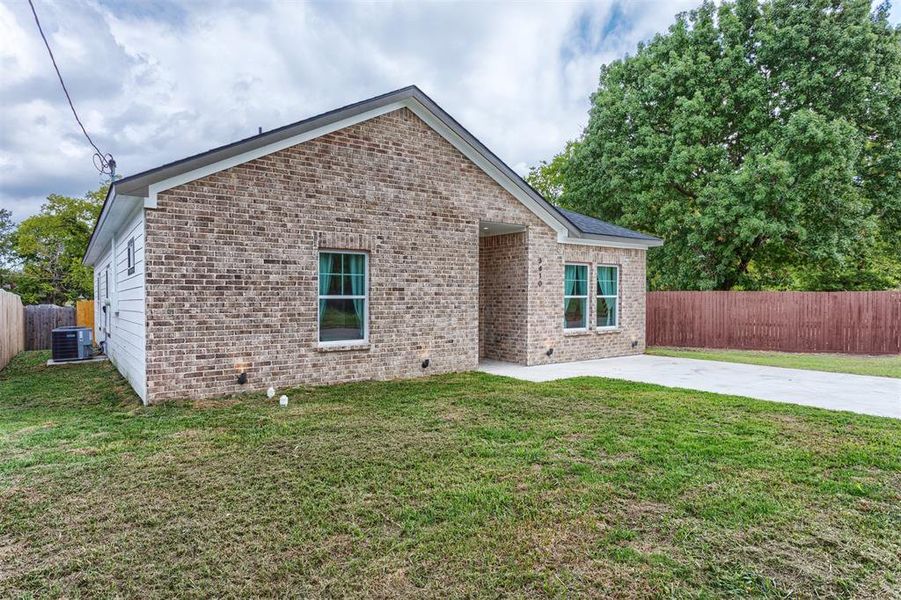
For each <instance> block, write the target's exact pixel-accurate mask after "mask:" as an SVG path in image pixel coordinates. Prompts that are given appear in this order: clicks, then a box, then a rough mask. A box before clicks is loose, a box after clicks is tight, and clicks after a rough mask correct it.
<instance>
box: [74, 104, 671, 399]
mask: <svg viewBox="0 0 901 600" xmlns="http://www.w3.org/2000/svg"><path fill="white" fill-rule="evenodd" d="M661 243H662V242H661V241H660V240H659V239H657V238H654V237H651V236H648V235H644V234H641V233H637V232H634V231H630V230H628V229H624V228H622V227H618V226H615V225H611V224H609V223H605V222H603V221H599V220H597V219H593V218H591V217H587V216H584V215H580V214H577V213H573V212H570V211H566V210H562V209H560V208H557V207H554V206H552V205H551V204H549V203H548V202H547V201H545V200H544V199H543V198H542V197H541V196H540V195H539V194H538V193H537V192H536V191H535V190H533V189H532V188H531V187H529V186H528V184H526V183H525V182H524V181H523V180H522V179H521V178H520V177H519V176H518V175H516V173H514V172H513V171H512V170H511V169H510V168H509V167H508V166H507V165H505V164H504V163H503V162H502V161H501V160H500V159H498V158H497V157H496V156H495V155H494V154H492V153H491V152H490V151H489V150H488V149H487V148H486V147H485V146H484V145H482V144H481V143H480V142H479V141H478V140H476V139H475V138H474V137H473V136H472V135H471V134H470V133H469V132H467V131H466V130H465V129H464V128H463V127H462V126H461V125H460V124H459V123H457V122H456V121H455V120H454V119H453V118H452V117H450V115H448V114H447V113H445V112H444V111H443V110H442V109H441V108H440V107H438V106H437V105H436V104H435V103H434V102H433V101H432V100H431V99H430V98H428V97H427V96H426V95H425V94H423V93H422V91H420V90H419V89H418V88H416V87H408V88H404V89H401V90H398V91H395V92H391V93H388V94H385V95H382V96H378V97H376V98H372V99H370V100H366V101H364V102H360V103H357V104H353V105H350V106H347V107H344V108H340V109H337V110H334V111H331V112H328V113H325V114H322V115H319V116H316V117H313V118H310V119H307V120H305V121H301V122H299V123H295V124H292V125H288V126H286V127H282V128H279V129H276V130H273V131H269V132H266V133H262V134H260V135H257V136H254V137H251V138H247V139H245V140H241V141H239V142H236V143H233V144H229V145H227V146H222V147H220V148H216V149H214V150H210V151H208V152H204V153H202V154H198V155H196V156H192V157H189V158H186V159H184V160H179V161H176V162H173V163H169V164H166V165H163V166H161V167H158V168H155V169H151V170H149V171H145V172H143V173H138V174H136V175H132V176H130V177H126V178H124V179H120V180H118V181H117V182H115V184H114V185H113V186H112V187H111V189H110V192H109V195H108V196H107V199H106V202H105V204H104V206H103V210H102V212H101V215H100V217H99V219H98V221H97V224H96V226H95V228H94V232H93V235H92V237H91V241H90V244H89V246H88V249H87V251H86V253H85V257H84V262H85V264H88V265H92V266H94V273H95V286H96V287H95V298H96V299H97V302H95V306H96V310H97V314H96V319H95V322H96V323H97V331H96V332H95V335H96V339H97V340H98V341H100V342H102V343H103V345H104V347H105V349H106V352H107V354H108V355H109V356H110V359H111V360H112V361H113V363H114V364H115V365H116V367H117V368H118V369H119V371H120V372H121V373H122V374H123V375H124V376H125V377H126V378H127V379H128V381H129V382H130V383H131V385H132V386H133V387H134V389H135V390H136V392H137V393H138V395H139V396H140V397H141V398H142V399H143V400H144V402H145V403H153V402H159V401H162V400H166V399H170V398H201V397H212V396H217V395H222V394H227V393H232V392H239V391H247V390H259V389H265V388H267V387H268V386H269V385H275V386H277V387H287V386H296V385H304V384H327V383H337V382H345V381H356V380H363V379H391V378H399V377H413V376H419V375H428V374H434V373H443V372H449V371H462V370H470V369H474V368H476V367H477V366H478V364H479V361H482V360H502V361H511V362H517V363H522V364H530V365H531V364H541V363H548V362H562V361H572V360H581V359H588V358H600V357H607V356H619V355H625V354H636V353H641V352H643V351H644V337H645V254H646V251H647V249H648V248H649V247H652V246H658V245H660V244H661Z"/></svg>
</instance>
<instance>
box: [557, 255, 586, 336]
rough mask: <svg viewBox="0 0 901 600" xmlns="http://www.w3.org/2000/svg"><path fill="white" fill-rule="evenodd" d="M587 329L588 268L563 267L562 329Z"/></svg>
mask: <svg viewBox="0 0 901 600" xmlns="http://www.w3.org/2000/svg"><path fill="white" fill-rule="evenodd" d="M586 327H588V266H587V265H564V267H563V328H564V329H585V328H586Z"/></svg>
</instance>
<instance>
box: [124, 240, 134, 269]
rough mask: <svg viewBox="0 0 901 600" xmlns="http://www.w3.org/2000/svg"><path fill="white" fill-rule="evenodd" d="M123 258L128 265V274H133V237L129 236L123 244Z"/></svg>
mask: <svg viewBox="0 0 901 600" xmlns="http://www.w3.org/2000/svg"><path fill="white" fill-rule="evenodd" d="M125 260H126V261H127V262H126V264H127V265H128V274H129V275H134V274H135V239H134V238H131V239H130V240H128V244H127V245H126V246H125Z"/></svg>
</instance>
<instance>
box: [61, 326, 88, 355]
mask: <svg viewBox="0 0 901 600" xmlns="http://www.w3.org/2000/svg"><path fill="white" fill-rule="evenodd" d="M51 345H52V347H53V360H54V361H64V360H85V359H87V358H91V356H92V355H93V349H92V348H91V329H90V328H89V327H78V326H75V325H71V326H69V327H57V328H56V329H54V330H53V332H52V336H51Z"/></svg>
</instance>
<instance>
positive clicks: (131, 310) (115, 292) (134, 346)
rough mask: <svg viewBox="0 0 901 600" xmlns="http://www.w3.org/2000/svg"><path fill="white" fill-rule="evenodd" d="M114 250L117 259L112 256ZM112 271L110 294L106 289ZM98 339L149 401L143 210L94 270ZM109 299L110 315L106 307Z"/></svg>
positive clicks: (128, 223) (117, 237)
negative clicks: (131, 243)
mask: <svg viewBox="0 0 901 600" xmlns="http://www.w3.org/2000/svg"><path fill="white" fill-rule="evenodd" d="M131 239H134V273H132V274H130V275H129V273H128V242H129V240H131ZM113 248H115V257H114V256H113ZM106 269H109V290H107V286H106ZM94 288H95V289H94V300H95V307H96V309H95V310H96V316H95V318H96V323H97V326H96V335H97V341H98V342H105V343H106V353H107V355H108V356H109V357H110V360H111V361H112V362H113V364H114V365H116V368H117V369H119V372H120V373H122V376H123V377H125V378H126V379H127V380H128V382H129V383H130V384H131V387H133V388H134V390H135V392H137V394H138V396H140V397H141V400H145V399H146V390H147V374H146V368H147V367H146V344H145V332H146V326H145V323H146V321H145V310H144V210H143V209H139V210H137V211H136V212H135V214H134V215H133V216H132V217H130V218H129V219H128V220H127V221H126V223H125V224H124V225H123V226H122V227H121V228H120V229H119V230H118V231H117V232H116V235H115V237H114V239H113V243H112V244H110V247H109V248H107V249H106V252H105V253H104V254H103V257H102V258H101V259H100V260H99V261H98V262H97V264H96V265H95V267H94ZM107 298H108V299H109V305H108V306H107V312H106V313H104V312H103V306H104V305H105V303H106V300H107Z"/></svg>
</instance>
